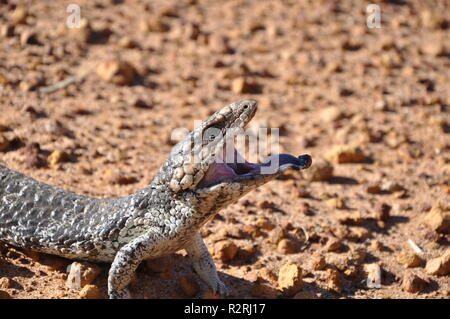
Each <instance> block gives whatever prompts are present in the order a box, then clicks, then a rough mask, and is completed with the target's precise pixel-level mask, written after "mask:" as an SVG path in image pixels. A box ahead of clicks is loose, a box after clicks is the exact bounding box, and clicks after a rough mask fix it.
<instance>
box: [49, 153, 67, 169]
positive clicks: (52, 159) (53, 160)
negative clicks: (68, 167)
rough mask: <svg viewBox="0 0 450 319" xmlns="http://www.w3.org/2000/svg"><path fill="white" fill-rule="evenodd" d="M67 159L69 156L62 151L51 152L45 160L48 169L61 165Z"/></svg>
mask: <svg viewBox="0 0 450 319" xmlns="http://www.w3.org/2000/svg"><path fill="white" fill-rule="evenodd" d="M68 159H69V155H68V154H67V153H66V152H65V151H62V150H56V151H53V152H52V153H51V154H50V155H49V156H48V158H47V162H48V164H49V166H50V167H57V166H58V164H60V163H63V162H65V161H67V160H68Z"/></svg>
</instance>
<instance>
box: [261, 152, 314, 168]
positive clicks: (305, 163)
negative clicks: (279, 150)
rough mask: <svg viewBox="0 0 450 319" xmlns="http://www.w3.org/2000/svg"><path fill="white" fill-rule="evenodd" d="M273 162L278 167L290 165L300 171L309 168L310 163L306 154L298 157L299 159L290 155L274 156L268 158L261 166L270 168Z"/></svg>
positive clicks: (309, 157) (310, 160) (309, 158)
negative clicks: (276, 162) (274, 161)
mask: <svg viewBox="0 0 450 319" xmlns="http://www.w3.org/2000/svg"><path fill="white" fill-rule="evenodd" d="M273 160H277V161H278V165H279V166H280V167H281V166H283V165H286V164H291V165H295V166H297V167H298V168H300V169H303V168H308V167H310V166H311V162H312V159H311V156H309V155H308V154H305V155H300V156H299V157H295V156H293V155H290V154H276V155H272V156H271V157H269V160H268V161H267V162H265V163H264V164H263V166H270V165H271V164H272V161H273Z"/></svg>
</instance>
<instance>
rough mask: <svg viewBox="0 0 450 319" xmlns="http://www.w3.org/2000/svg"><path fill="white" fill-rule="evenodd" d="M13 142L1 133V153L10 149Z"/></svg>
mask: <svg viewBox="0 0 450 319" xmlns="http://www.w3.org/2000/svg"><path fill="white" fill-rule="evenodd" d="M10 145H11V142H10V141H9V140H8V139H7V138H6V136H4V135H3V134H1V133H0V152H6V151H7V150H8V149H9V146H10Z"/></svg>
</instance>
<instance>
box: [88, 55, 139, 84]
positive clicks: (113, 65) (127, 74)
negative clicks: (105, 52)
mask: <svg viewBox="0 0 450 319" xmlns="http://www.w3.org/2000/svg"><path fill="white" fill-rule="evenodd" d="M96 73H97V75H98V76H99V77H100V78H101V79H102V80H104V81H106V82H110V83H114V84H117V85H128V84H130V83H131V82H132V81H133V79H134V77H135V76H136V70H135V68H134V67H133V66H132V65H131V64H130V63H128V62H126V61H122V60H117V59H116V60H111V61H107V62H103V63H100V64H99V65H98V66H97V69H96Z"/></svg>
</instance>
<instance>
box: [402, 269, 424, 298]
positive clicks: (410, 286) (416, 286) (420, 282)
mask: <svg viewBox="0 0 450 319" xmlns="http://www.w3.org/2000/svg"><path fill="white" fill-rule="evenodd" d="M428 285H429V282H428V281H426V280H424V279H422V278H420V277H419V276H417V275H415V274H414V273H412V272H410V271H407V272H405V274H404V275H403V278H402V289H403V290H404V291H407V292H411V293H420V292H422V291H423V290H424V289H425V288H427V286H428Z"/></svg>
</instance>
